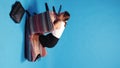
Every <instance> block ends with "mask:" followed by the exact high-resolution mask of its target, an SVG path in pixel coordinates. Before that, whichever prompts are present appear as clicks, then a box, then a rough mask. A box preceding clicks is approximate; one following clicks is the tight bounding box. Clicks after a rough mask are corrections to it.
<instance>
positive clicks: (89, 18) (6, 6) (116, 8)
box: [0, 0, 120, 68]
mask: <svg viewBox="0 0 120 68" xmlns="http://www.w3.org/2000/svg"><path fill="white" fill-rule="evenodd" d="M15 1H17V0H0V68H120V0H76V1H73V0H19V1H20V2H21V3H22V5H23V7H24V8H25V9H28V10H29V11H30V12H34V11H35V12H37V13H40V12H44V11H45V6H44V3H45V2H47V3H48V4H49V7H50V9H52V6H53V5H54V6H55V7H56V9H57V10H58V8H59V5H60V4H62V6H63V7H62V11H64V10H67V11H69V12H70V14H71V18H70V20H69V21H68V25H67V27H66V29H65V31H64V33H63V35H62V37H61V39H60V41H59V42H58V44H57V46H56V47H54V48H52V49H49V48H47V52H48V54H47V56H46V57H44V58H41V59H40V60H38V61H36V62H29V61H27V60H26V59H25V58H24V24H25V16H26V14H24V16H23V18H22V21H21V22H20V24H15V23H14V22H13V21H12V20H11V18H10V17H9V12H10V10H11V6H12V4H13V3H14V2H15Z"/></svg>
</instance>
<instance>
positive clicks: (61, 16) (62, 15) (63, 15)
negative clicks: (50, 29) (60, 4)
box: [58, 11, 70, 22]
mask: <svg viewBox="0 0 120 68" xmlns="http://www.w3.org/2000/svg"><path fill="white" fill-rule="evenodd" d="M69 18H70V14H69V12H68V11H64V12H62V13H60V14H59V15H58V19H60V20H63V21H65V22H66V21H67V20H69Z"/></svg>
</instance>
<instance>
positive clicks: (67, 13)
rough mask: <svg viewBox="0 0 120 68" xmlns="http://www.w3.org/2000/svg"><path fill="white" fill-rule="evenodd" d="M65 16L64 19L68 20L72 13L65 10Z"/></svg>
mask: <svg viewBox="0 0 120 68" xmlns="http://www.w3.org/2000/svg"><path fill="white" fill-rule="evenodd" d="M64 17H65V19H64V21H67V20H68V19H69V18H70V14H69V12H68V11H65V12H64Z"/></svg>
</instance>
